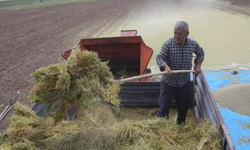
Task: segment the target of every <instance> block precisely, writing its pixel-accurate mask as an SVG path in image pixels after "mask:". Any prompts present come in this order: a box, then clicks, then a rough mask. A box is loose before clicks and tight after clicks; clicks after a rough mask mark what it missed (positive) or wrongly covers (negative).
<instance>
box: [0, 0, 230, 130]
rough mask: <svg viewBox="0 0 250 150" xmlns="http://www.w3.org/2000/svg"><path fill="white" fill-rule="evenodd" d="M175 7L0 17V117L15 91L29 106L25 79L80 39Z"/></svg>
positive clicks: (160, 1) (68, 7)
mask: <svg viewBox="0 0 250 150" xmlns="http://www.w3.org/2000/svg"><path fill="white" fill-rule="evenodd" d="M179 2H180V0H172V1H171V0H169V1H166V0H113V1H111V0H110V1H100V2H86V3H71V4H64V5H56V6H51V7H46V8H35V9H26V10H16V11H0V18H1V22H0V35H1V36H0V51H1V55H0V91H1V93H0V112H2V111H3V110H4V108H5V107H6V106H7V104H8V100H9V99H10V97H12V96H14V94H15V93H16V92H17V91H20V92H21V100H20V101H21V102H22V103H25V104H28V105H31V103H30V100H29V99H28V98H27V95H28V92H29V91H30V89H31V88H32V85H33V83H32V81H31V80H30V79H31V78H30V73H32V72H33V71H35V70H36V69H37V68H40V67H43V66H47V65H48V64H53V63H57V62H59V60H60V59H62V58H61V54H62V53H63V52H65V51H66V50H69V49H71V48H72V47H73V46H75V45H76V44H77V43H78V42H79V41H80V39H82V38H89V37H102V36H108V35H109V34H111V33H113V32H115V31H117V30H120V28H121V26H122V25H124V24H127V23H128V22H129V20H138V21H140V19H142V17H143V14H144V13H145V12H147V10H148V9H150V8H151V7H155V8H159V9H166V8H167V7H168V6H169V7H173V8H175V7H177V6H178V5H179ZM220 7H223V6H220ZM173 8H172V9H173ZM230 9H231V8H230ZM117 36H119V35H117ZM11 113H13V111H12V112H11ZM11 113H10V114H9V115H8V116H7V117H6V118H5V119H4V120H3V121H2V122H1V123H0V132H2V131H4V130H5V129H6V127H7V125H8V118H9V116H11Z"/></svg>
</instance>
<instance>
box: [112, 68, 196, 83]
mask: <svg viewBox="0 0 250 150" xmlns="http://www.w3.org/2000/svg"><path fill="white" fill-rule="evenodd" d="M187 72H190V73H192V72H195V71H194V70H172V73H187ZM166 73H167V71H163V72H155V73H150V74H144V75H139V76H134V77H129V78H125V79H120V80H115V82H128V81H133V80H137V79H141V78H146V77H151V76H157V75H163V74H166Z"/></svg>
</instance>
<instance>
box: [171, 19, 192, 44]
mask: <svg viewBox="0 0 250 150" xmlns="http://www.w3.org/2000/svg"><path fill="white" fill-rule="evenodd" d="M188 34H189V26H188V24H187V23H186V22H184V21H178V22H177V23H176V24H175V27H174V39H175V41H176V43H177V44H181V45H182V44H184V43H185V41H186V39H187V36H188Z"/></svg>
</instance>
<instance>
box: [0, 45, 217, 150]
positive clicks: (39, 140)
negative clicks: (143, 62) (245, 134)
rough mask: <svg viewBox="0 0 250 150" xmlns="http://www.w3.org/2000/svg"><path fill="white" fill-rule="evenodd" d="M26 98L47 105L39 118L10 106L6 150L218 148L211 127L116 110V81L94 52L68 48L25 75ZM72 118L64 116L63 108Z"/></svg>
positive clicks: (2, 138)
mask: <svg viewBox="0 0 250 150" xmlns="http://www.w3.org/2000/svg"><path fill="white" fill-rule="evenodd" d="M31 76H32V78H33V79H34V82H35V84H34V87H33V88H32V90H31V92H30V95H29V98H30V99H31V100H32V102H33V103H41V104H44V105H46V106H47V107H48V113H47V116H45V117H39V116H36V114H35V113H34V111H33V110H31V108H29V107H28V106H25V105H22V104H20V103H18V102H17V103H16V104H15V114H14V115H13V116H12V117H11V119H10V125H9V127H8V129H7V130H6V131H5V132H4V133H2V134H1V135H0V149H6V150H8V149H9V150H55V149H56V150H69V149H70V150H116V149H121V150H140V149H143V150H145V149H146V150H169V149H171V150H189V149H192V150H193V149H199V150H203V149H208V150H209V149H211V150H216V149H220V144H219V142H220V141H219V140H218V139H217V135H216V131H215V127H214V126H211V125H210V124H209V123H208V122H206V121H204V122H202V123H200V124H198V125H197V124H196V122H195V121H194V119H188V120H187V122H186V124H185V125H177V124H176V115H172V116H171V117H170V119H168V120H167V119H165V118H157V117H155V115H154V114H155V113H154V112H156V111H157V110H156V109H142V108H120V107H119V99H118V92H119V84H117V83H115V82H114V78H113V75H112V73H111V72H110V71H109V68H108V67H107V62H101V61H100V59H99V58H98V55H97V54H96V53H94V52H89V51H80V49H79V47H77V48H75V49H73V51H72V54H71V55H70V57H69V58H68V60H67V62H66V63H61V64H55V65H49V66H47V67H44V68H40V69H37V70H36V71H35V72H34V73H32V74H31ZM71 107H75V108H76V109H77V119H75V120H68V119H67V111H68V109H69V108H71Z"/></svg>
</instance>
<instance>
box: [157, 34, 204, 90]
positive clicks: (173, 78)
mask: <svg viewBox="0 0 250 150" xmlns="http://www.w3.org/2000/svg"><path fill="white" fill-rule="evenodd" d="M193 53H195V54H196V61H198V62H202V61H203V60H204V51H203V49H202V48H201V47H200V46H199V44H198V43H197V42H196V41H195V40H193V39H190V38H187V41H186V44H185V45H184V46H180V45H178V44H177V43H176V41H175V39H174V38H171V39H169V40H167V41H165V42H164V44H163V45H162V47H161V50H160V52H159V54H158V55H157V58H156V62H157V64H158V66H159V67H162V66H164V65H168V66H169V67H170V69H171V70H190V69H191V68H192V58H193ZM162 81H163V82H164V83H166V84H168V85H170V86H173V87H182V86H184V85H185V84H186V83H188V82H189V81H190V73H178V74H172V75H170V76H167V75H163V77H162Z"/></svg>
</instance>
